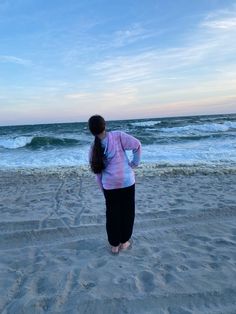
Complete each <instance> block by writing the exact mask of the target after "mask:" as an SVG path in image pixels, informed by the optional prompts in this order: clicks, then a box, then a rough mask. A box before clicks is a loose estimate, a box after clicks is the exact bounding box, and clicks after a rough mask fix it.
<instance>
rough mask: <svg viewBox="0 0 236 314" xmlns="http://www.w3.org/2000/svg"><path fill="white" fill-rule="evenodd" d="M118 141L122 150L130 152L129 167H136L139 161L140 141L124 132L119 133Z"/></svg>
mask: <svg viewBox="0 0 236 314" xmlns="http://www.w3.org/2000/svg"><path fill="white" fill-rule="evenodd" d="M120 140H121V144H122V146H123V149H124V150H132V152H133V159H132V160H131V162H130V165H131V167H137V166H138V165H139V163H140V159H141V151H142V147H141V143H140V141H139V140H138V139H137V138H135V137H133V136H132V135H129V134H127V133H125V132H120Z"/></svg>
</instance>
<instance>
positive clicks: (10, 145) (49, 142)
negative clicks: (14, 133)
mask: <svg viewBox="0 0 236 314" xmlns="http://www.w3.org/2000/svg"><path fill="white" fill-rule="evenodd" d="M78 144H79V141H78V140H76V139H72V138H57V137H49V136H19V137H15V138H6V139H0V147H1V148H6V149H18V148H23V147H25V148H28V149H39V148H55V147H68V146H74V145H78Z"/></svg>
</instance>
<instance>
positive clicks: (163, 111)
mask: <svg viewBox="0 0 236 314" xmlns="http://www.w3.org/2000/svg"><path fill="white" fill-rule="evenodd" d="M235 39H236V0H234V1H233V0H224V1H222V0H192V1H190V0H175V1H174V0H172V1H171V0H155V1H154V0H145V1H141V0H136V1H133V0H119V1H111V0H110V1H108V0H86V1H85V0H83V1H79V0H76V1H75V0H68V1H64V0H50V1H46V0H0V125H7V124H27V123H48V122H70V121H86V120H87V119H88V117H89V116H90V115H91V114H94V113H99V114H102V115H104V116H105V117H106V119H125V118H145V117H147V118H149V117H161V116H162V117H163V116H180V115H194V114H216V113H233V112H236V40H235Z"/></svg>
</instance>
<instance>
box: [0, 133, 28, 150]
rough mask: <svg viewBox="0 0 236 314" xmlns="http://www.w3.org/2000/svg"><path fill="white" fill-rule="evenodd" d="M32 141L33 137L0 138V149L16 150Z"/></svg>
mask: <svg viewBox="0 0 236 314" xmlns="http://www.w3.org/2000/svg"><path fill="white" fill-rule="evenodd" d="M32 139H33V136H18V137H15V138H2V139H0V147H1V148H7V149H16V148H21V147H25V146H26V145H27V144H29V143H30V142H31V141H32Z"/></svg>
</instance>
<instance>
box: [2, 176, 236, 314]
mask: <svg viewBox="0 0 236 314" xmlns="http://www.w3.org/2000/svg"><path fill="white" fill-rule="evenodd" d="M0 177H1V179H0V213H1V216H0V217H1V218H0V313H14V314H15V313H30V314H32V313H68V314H71V313H98V314H99V313H102V314H106V313H107V314H116V313H122V314H123V313H135V314H136V313H137V314H138V313H140V314H143V313H145V314H147V313H155V314H156V313H157V314H158V313H171V314H172V313H173V314H176V313H179V314H187V313H201V314H202V313H214V314H217V313H224V314H225V313H232V314H233V313H234V314H235V313H236V174H214V173H208V174H207V175H206V174H203V173H194V174H191V175H183V174H181V173H180V174H173V173H170V174H162V175H159V174H158V173H157V172H156V173H155V172H151V173H149V175H147V174H139V175H137V184H136V205H137V206H136V220H135V227H134V233H133V240H134V243H133V247H132V249H131V250H128V251H126V252H121V253H120V254H119V255H118V256H112V255H111V254H110V253H109V247H108V245H107V239H106V232H105V206H104V200H103V195H102V193H101V192H100V190H99V188H98V187H97V185H96V182H95V180H94V178H93V177H92V176H91V175H88V174H86V173H83V172H73V171H68V172H66V171H64V172H63V173H59V172H58V173H57V172H55V173H54V172H48V173H43V174H41V173H39V172H32V173H24V172H1V176H0Z"/></svg>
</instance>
